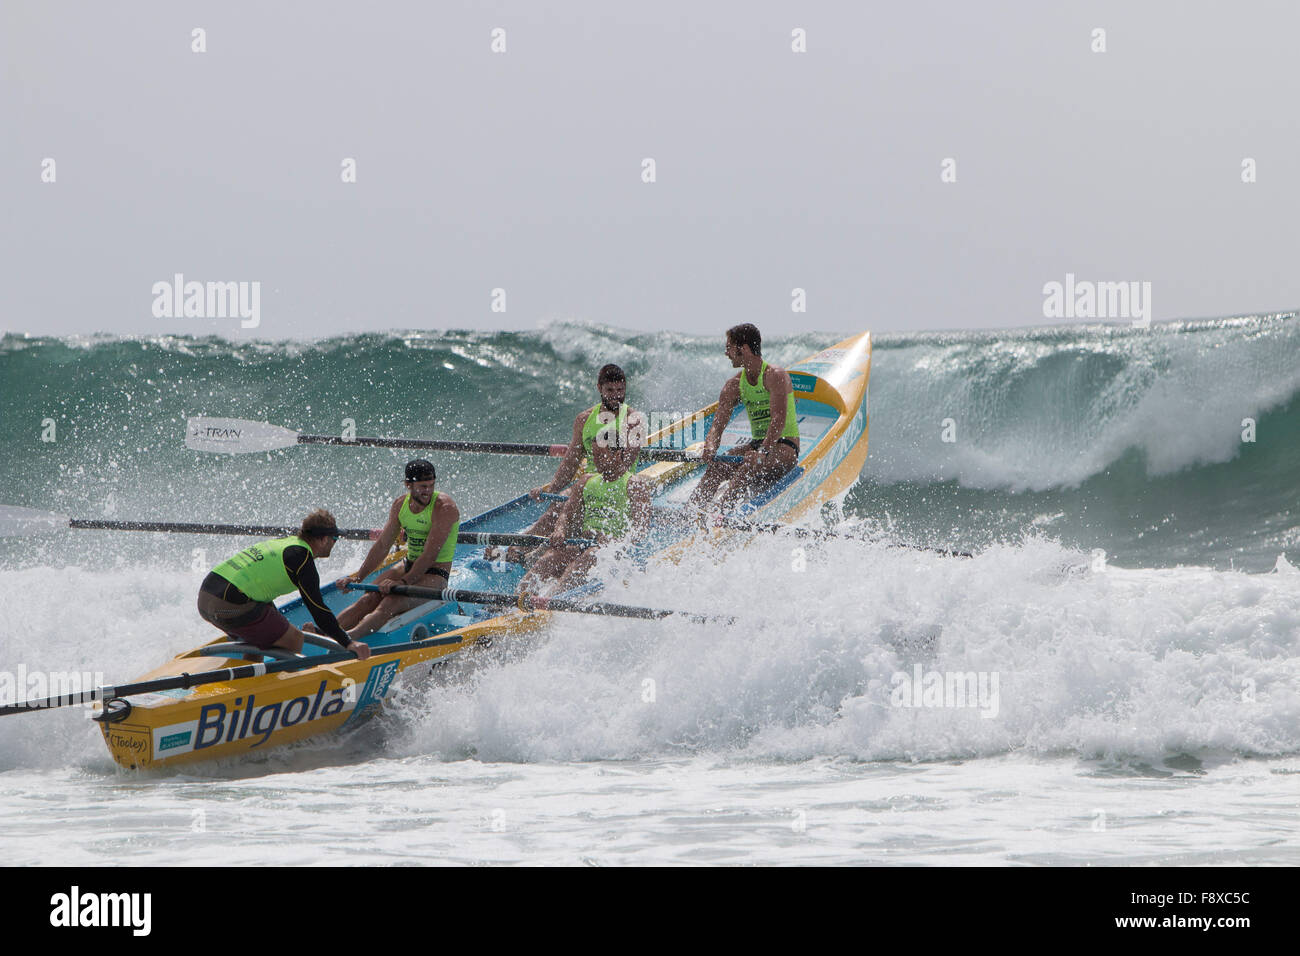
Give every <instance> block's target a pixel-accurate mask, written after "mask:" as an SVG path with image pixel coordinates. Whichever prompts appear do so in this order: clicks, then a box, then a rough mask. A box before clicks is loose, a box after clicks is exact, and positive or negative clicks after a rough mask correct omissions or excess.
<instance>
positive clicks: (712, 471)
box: [690, 323, 799, 511]
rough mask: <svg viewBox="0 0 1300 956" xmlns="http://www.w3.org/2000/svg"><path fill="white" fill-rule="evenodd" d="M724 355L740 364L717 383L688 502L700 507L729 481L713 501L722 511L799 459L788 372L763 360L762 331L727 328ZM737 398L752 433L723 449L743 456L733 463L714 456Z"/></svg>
mask: <svg viewBox="0 0 1300 956" xmlns="http://www.w3.org/2000/svg"><path fill="white" fill-rule="evenodd" d="M726 355H727V358H728V359H730V360H731V366H732V368H738V369H740V374H738V375H734V376H732V377H731V378H729V379H727V383H726V384H725V385H723V386H722V393H721V394H720V395H719V396H718V411H717V413H716V414H715V415H714V416H713V426H712V427H711V428H710V429H709V434H708V436H707V437H706V438H705V439H704V448H703V450H702V451H701V453H700V457H701V458H702V459H704V460H705V461H706V462H708V463H709V466H708V468H707V469H705V472H704V475H703V476H702V477H701V478H700V483H699V484H698V485H697V486H696V488H695V491H693V492H692V493H691V499H690V500H691V504H692V505H694V506H695V507H697V508H702V507H704V506H706V505H707V504H708V503H710V502H711V501H712V499H713V497H714V495H716V494H717V493H718V487H719V486H720V485H721V484H722V483H723V482H724V481H729V482H730V484H729V485H728V487H727V490H726V492H725V493H724V494H723V495H722V498H721V500H720V501H719V502H718V504H719V506H720V507H721V509H722V510H723V511H728V510H730V509H731V508H733V507H734V506H735V505H736V504H738V503H739V502H740V501H742V500H744V499H745V498H748V497H750V496H751V495H753V494H754V493H755V492H757V491H760V490H762V488H764V487H765V486H767V485H770V484H772V483H773V482H775V481H776V480H778V479H779V478H781V476H783V475H785V474H786V473H787V472H789V471H790V469H792V468H793V467H794V466H795V465H796V464H798V462H799V422H798V419H797V417H796V413H795V408H794V389H793V388H792V387H791V385H790V374H789V373H788V372H787V371H786V370H785V369H783V368H778V367H777V366H775V365H769V364H768V363H767V362H765V361H763V341H762V337H761V336H760V335H759V332H758V329H757V328H755V327H754V326H752V325H750V324H748V323H746V324H744V325H737V326H733V327H732V328H730V329H728V330H727V347H726ZM738 402H744V404H745V413H746V414H747V415H748V416H749V431H750V435H751V436H752V437H751V440H750V441H748V442H745V443H744V444H741V445H737V446H735V447H734V448H729V449H728V450H727V454H729V455H743V456H744V461H743V462H741V463H740V464H738V465H736V464H730V463H727V462H721V461H716V460H715V459H714V456H715V455H717V453H718V445H720V444H721V442H722V432H723V430H724V429H725V428H726V427H727V423H728V422H730V421H731V413H732V410H733V409H735V407H736V404H737V403H738Z"/></svg>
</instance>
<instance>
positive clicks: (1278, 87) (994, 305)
mask: <svg viewBox="0 0 1300 956" xmlns="http://www.w3.org/2000/svg"><path fill="white" fill-rule="evenodd" d="M1099 28H1100V29H1101V30H1104V31H1105V33H1104V44H1105V51H1104V52H1095V51H1094V47H1097V46H1098V45H1099V42H1098V34H1096V33H1095V32H1094V31H1096V30H1097V29H1099ZM196 29H201V30H202V31H203V34H202V42H203V43H204V44H205V45H206V52H194V50H193V47H194V45H195V44H196V43H197V42H199V41H198V40H196V38H195V34H194V31H195V30H196ZM495 29H499V30H502V31H504V44H505V51H504V52H494V51H493V49H492V46H493V42H494V38H493V31H494V30H495ZM797 30H802V31H804V35H805V36H806V52H795V50H793V49H792V45H797V43H798V40H797V38H796V37H795V36H794V33H795V31H797ZM497 36H498V39H497V43H498V44H500V42H501V35H500V34H498V35H497ZM1297 36H1300V5H1296V4H1294V3H1289V2H1277V3H1261V2H1233V3H1227V2H1224V3H1187V2H1177V3H1175V2H1166V0H1161V2H1150V3H1087V4H1085V3H1041V2H1024V3H1010V2H1008V3H988V4H980V3H966V2H960V3H959V2H945V3H911V2H909V3H901V4H883V3H879V4H874V3H873V4H866V3H855V2H789V3H773V2H734V3H732V2H728V3H710V2H706V0H689V2H661V0H657V2H655V3H623V2H612V0H590V2H587V0H583V2H551V3H546V2H539V0H526V2H511V3H484V2H437V3H433V2H374V3H323V2H300V3H286V2H274V0H256V2H253V0H249V2H229V0H223V2H219V3H216V2H214V3H204V2H199V3H174V2H137V0H132V2H126V0H117V2H108V0H94V2H89V0H86V2H81V0H78V2H54V3H51V2H43V0H4V2H3V3H0V69H2V70H3V74H2V78H0V84H2V86H0V211H2V212H3V219H4V224H3V227H2V232H0V280H3V290H4V298H3V307H2V309H0V330H5V331H16V332H30V333H38V334H72V333H92V332H109V333H118V334H147V333H188V334H199V335H202V334H209V333H212V332H217V333H219V334H222V335H225V336H228V337H230V338H234V339H240V338H248V337H256V338H271V339H279V338H303V337H315V336H320V335H332V334H341V333H351V332H362V331H377V330H384V329H394V328H400V329H466V328H468V329H520V328H523V329H528V328H535V327H537V326H538V325H539V324H542V323H545V322H549V321H555V320H565V319H577V320H583V321H593V322H599V323H605V324H609V325H614V326H620V327H624V328H628V329H634V330H648V331H658V330H675V331H685V332H696V333H703V334H712V333H716V332H719V331H721V330H722V329H724V328H726V327H727V326H729V325H732V324H734V323H736V322H741V321H752V322H755V323H756V324H758V325H759V326H760V327H761V328H762V329H763V330H764V332H765V333H767V334H782V333H790V332H795V331H800V330H811V329H816V330H825V331H837V332H846V333H847V332H851V331H856V330H859V329H864V328H871V329H873V330H876V331H915V330H922V329H947V328H990V327H1000V326H1024V325H1043V324H1048V323H1049V322H1055V321H1070V320H1068V319H1062V320H1056V319H1047V318H1045V317H1044V298H1045V297H1044V292H1043V287H1044V284H1045V283H1049V282H1052V281H1057V282H1064V281H1065V277H1066V274H1067V273H1072V274H1074V275H1075V277H1076V279H1077V280H1083V281H1124V282H1138V283H1142V282H1149V283H1150V284H1151V285H1150V289H1151V304H1152V311H1151V314H1152V317H1153V318H1154V320H1156V321H1161V320H1165V319H1171V318H1192V317H1204V316H1215V315H1228V314H1243V313H1253V312H1272V311H1289V310H1292V309H1294V308H1296V307H1297V306H1298V305H1300V267H1297V265H1296V249H1297V243H1296V239H1295V236H1294V235H1293V232H1294V230H1295V228H1296V224H1297V222H1298V221H1300V220H1298V216H1297V213H1298V212H1300V203H1298V200H1300V186H1298V185H1297V181H1298V180H1300V97H1298V96H1297V93H1298V92H1300V73H1297V67H1296V57H1295V51H1294V47H1295V43H1296V37H1297ZM647 158H648V159H653V161H654V164H655V168H654V174H655V181H654V182H645V181H643V178H644V166H643V162H644V160H646V159H647ZM948 158H951V159H953V160H955V174H956V181H955V182H943V181H942V178H941V174H942V173H943V170H944V166H943V164H944V161H945V160H946V159H948ZM49 159H52V160H54V165H53V173H54V181H53V182H45V181H43V178H49V170H50V166H49V164H48V163H47V162H46V160H49ZM347 159H353V160H355V164H356V167H355V168H356V182H344V181H343V175H344V168H343V164H344V162H345V160H347ZM1247 159H1251V160H1254V163H1255V175H1256V177H1257V181H1256V182H1252V183H1245V182H1243V181H1242V178H1243V161H1245V160H1247ZM176 273H181V274H182V275H183V276H184V277H185V280H186V281H197V282H202V283H206V282H218V281H230V282H250V283H251V282H257V283H260V286H259V289H260V309H259V314H258V319H259V322H260V324H259V325H258V326H257V327H256V328H250V329H243V328H241V322H240V321H239V319H238V318H213V317H189V318H186V317H184V316H173V317H170V318H168V317H157V316H155V314H154V311H155V306H156V299H157V296H156V294H155V291H154V285H155V283H159V282H166V283H171V282H172V281H173V276H174V275H175V274H176ZM249 288H250V289H251V286H250V287H249ZM796 288H799V289H803V290H805V295H806V311H805V312H796V311H793V310H792V290H794V289H796ZM494 289H503V290H504V293H505V297H504V305H505V311H504V312H502V311H493V301H494V300H493V290H494ZM501 301H502V300H501V299H500V298H499V297H498V298H497V300H496V302H497V304H498V306H500V304H501Z"/></svg>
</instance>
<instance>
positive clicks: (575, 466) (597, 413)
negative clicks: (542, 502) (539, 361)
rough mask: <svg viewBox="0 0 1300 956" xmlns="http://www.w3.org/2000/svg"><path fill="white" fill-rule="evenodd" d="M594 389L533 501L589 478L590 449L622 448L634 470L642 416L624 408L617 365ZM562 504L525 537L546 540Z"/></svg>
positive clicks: (515, 557)
mask: <svg viewBox="0 0 1300 956" xmlns="http://www.w3.org/2000/svg"><path fill="white" fill-rule="evenodd" d="M596 388H597V389H598V390H599V392H600V402H599V403H597V404H596V405H593V406H592V407H591V408H584V409H583V410H582V411H581V412H579V413H578V416H577V417H576V418H575V419H574V420H573V436H572V437H571V438H570V439H569V447H568V449H567V450H566V452H565V454H564V458H563V459H562V460H561V461H560V465H559V467H558V468H556V469H555V477H554V478H552V479H551V481H550V483H549V484H545V485H541V486H539V487H537V488H534V489H532V490H531V491H529V492H528V493H529V494H530V495H531V496H532V497H533V500H537V499H538V498H539V497H540V496H541V494H542V493H543V492H547V493H550V494H559V493H560V492H562V491H564V490H565V489H566V488H569V487H570V484H571V483H573V485H574V487H576V483H575V482H574V478H575V477H581V476H582V475H587V474H590V473H591V471H592V468H591V462H592V460H593V458H592V452H593V449H594V448H595V447H596V446H597V445H598V444H599V445H605V446H610V447H618V446H623V447H622V448H621V451H622V454H623V456H624V457H626V458H627V467H628V468H635V467H636V451H635V450H633V449H631V448H630V447H628V446H630V445H632V444H635V446H636V449H639V448H640V447H641V445H643V444H645V439H646V434H645V428H646V425H645V416H644V415H642V414H641V413H640V412H638V411H636V410H635V409H633V408H632V407H631V406H629V405H627V404H626V402H625V399H626V398H627V377H626V376H625V375H624V374H623V370H622V369H621V368H619V367H618V366H617V365H612V364H611V365H605V366H603V367H602V368H601V370H600V372H599V373H598V374H597V376H596ZM562 507H564V504H563V502H556V503H555V504H554V505H552V506H551V507H550V508H548V509H547V510H546V511H545V513H543V515H542V516H541V517H540V518H538V519H537V521H535V522H534V523H533V525H532V526H531V527H529V528H528V529H526V531H525V534H538V535H547V536H549V535H550V534H551V532H552V531H554V530H555V521H556V519H557V518H558V517H559V514H560V509H561V508H562ZM532 550H534V549H525V548H520V547H512V548H509V549H507V550H506V552H505V558H506V560H507V561H512V562H514V563H516V564H519V563H522V562H523V561H524V560H525V558H526V557H527V556H528V554H529V552H530V551H532ZM484 554H485V556H486V557H488V558H493V557H496V549H494V548H489V549H488V550H487V551H486V552H484Z"/></svg>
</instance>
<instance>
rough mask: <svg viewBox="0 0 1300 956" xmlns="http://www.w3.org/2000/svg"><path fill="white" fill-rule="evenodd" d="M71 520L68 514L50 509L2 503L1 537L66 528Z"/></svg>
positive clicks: (0, 507)
mask: <svg viewBox="0 0 1300 956" xmlns="http://www.w3.org/2000/svg"><path fill="white" fill-rule="evenodd" d="M70 520H71V519H70V518H69V517H68V516H67V515H56V514H54V513H53V512H50V511H37V510H36V509H35V508H16V507H13V506H12V505H0V538H16V537H20V536H22V535H28V534H42V533H43V532H47V531H59V530H66V529H67V527H68V522H69V521H70Z"/></svg>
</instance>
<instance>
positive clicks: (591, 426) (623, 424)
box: [578, 402, 636, 475]
mask: <svg viewBox="0 0 1300 956" xmlns="http://www.w3.org/2000/svg"><path fill="white" fill-rule="evenodd" d="M604 407H605V406H604V405H602V404H600V403H597V404H596V405H595V406H594V407H593V408H592V409H591V414H590V415H588V416H587V423H586V424H585V425H583V426H582V450H583V451H584V452H586V455H587V457H586V459H585V460H584V461H583V462H582V465H581V466H579V468H578V474H580V475H583V474H586V473H587V472H594V471H595V470H596V468H595V466H594V465H593V464H592V462H593V461H594V460H595V458H594V457H593V455H592V447H593V446H594V445H595V442H596V436H597V435H599V434H600V430H601V429H602V428H608V427H609V424H610V423H607V424H604V425H602V424H601V423H600V410H601V409H602V408H604ZM627 411H628V408H627V402H622V403H620V404H619V406H618V418H617V419H616V421H614V422H613V423H612V424H613V425H614V426H615V427H616V428H617V429H618V434H619V436H620V437H621V436H622V435H625V434H626V433H627ZM633 467H636V465H635V462H634V463H633Z"/></svg>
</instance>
